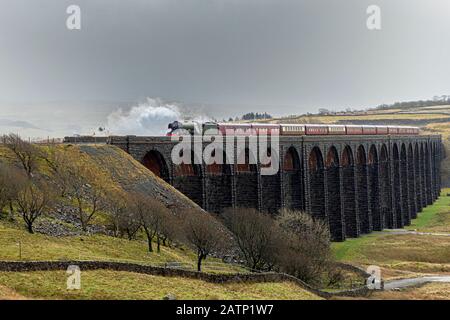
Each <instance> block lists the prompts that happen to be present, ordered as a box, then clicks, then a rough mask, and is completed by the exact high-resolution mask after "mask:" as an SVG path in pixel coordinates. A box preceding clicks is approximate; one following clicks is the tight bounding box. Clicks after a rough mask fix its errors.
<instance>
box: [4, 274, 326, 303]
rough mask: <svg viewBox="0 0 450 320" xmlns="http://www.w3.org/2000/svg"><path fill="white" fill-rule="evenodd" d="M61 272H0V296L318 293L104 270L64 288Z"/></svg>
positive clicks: (198, 296)
mask: <svg viewBox="0 0 450 320" xmlns="http://www.w3.org/2000/svg"><path fill="white" fill-rule="evenodd" d="M66 282H67V275H66V273H65V272H64V271H51V272H50V271H47V272H26V273H18V272H14V273H5V272H0V298H1V294H2V290H1V286H3V288H4V289H3V292H4V298H8V296H9V297H11V298H14V299H17V298H21V297H22V298H34V299H124V300H130V299H132V300H142V299H145V300H155V299H156V300H157V299H162V298H163V297H164V296H166V295H167V294H172V295H175V297H176V298H177V299H189V300H204V299H221V300H222V299H252V300H253V299H255V300H256V299H276V300H278V299H280V300H286V299H290V300H297V299H299V300H317V299H320V298H319V297H318V296H316V295H314V294H312V293H310V292H308V291H306V290H304V289H302V288H300V287H299V286H297V285H296V284H293V283H290V282H281V283H254V284H249V283H239V284H213V283H208V282H205V281H201V280H194V279H185V278H169V277H159V276H152V275H144V274H137V273H128V272H117V271H107V270H97V271H82V272H81V289H80V290H67V285H66Z"/></svg>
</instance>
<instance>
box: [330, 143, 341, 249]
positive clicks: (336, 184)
mask: <svg viewBox="0 0 450 320" xmlns="http://www.w3.org/2000/svg"><path fill="white" fill-rule="evenodd" d="M325 168H326V169H325V170H326V190H327V208H328V223H329V226H330V233H331V238H332V239H333V240H334V241H343V240H345V223H344V217H343V214H342V206H341V180H340V172H339V171H340V168H339V153H338V151H337V149H336V148H335V147H334V146H331V147H330V148H329V149H328V152H327V158H326V162H325Z"/></svg>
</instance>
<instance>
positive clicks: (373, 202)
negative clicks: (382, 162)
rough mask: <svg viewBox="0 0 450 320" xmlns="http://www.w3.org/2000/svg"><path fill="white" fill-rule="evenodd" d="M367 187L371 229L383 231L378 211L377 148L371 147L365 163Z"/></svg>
mask: <svg viewBox="0 0 450 320" xmlns="http://www.w3.org/2000/svg"><path fill="white" fill-rule="evenodd" d="M367 171H368V186H369V190H370V192H369V196H368V197H369V199H368V202H369V208H370V212H371V215H372V228H373V230H376V231H381V230H383V226H384V217H383V215H382V214H381V210H380V175H379V159H378V152H377V147H376V146H375V145H371V146H370V149H369V157H368V163H367Z"/></svg>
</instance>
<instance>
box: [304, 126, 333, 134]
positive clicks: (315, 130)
mask: <svg viewBox="0 0 450 320" xmlns="http://www.w3.org/2000/svg"><path fill="white" fill-rule="evenodd" d="M306 134H307V135H313V136H316V135H327V134H328V126H327V125H323V124H307V125H306Z"/></svg>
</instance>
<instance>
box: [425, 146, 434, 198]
mask: <svg viewBox="0 0 450 320" xmlns="http://www.w3.org/2000/svg"><path fill="white" fill-rule="evenodd" d="M424 145H425V148H424V149H425V183H426V189H425V191H426V196H427V197H426V200H427V202H426V204H427V205H429V204H432V203H433V192H432V189H433V186H432V183H431V182H432V171H431V163H430V162H431V159H430V143H428V142H425V143H424Z"/></svg>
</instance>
